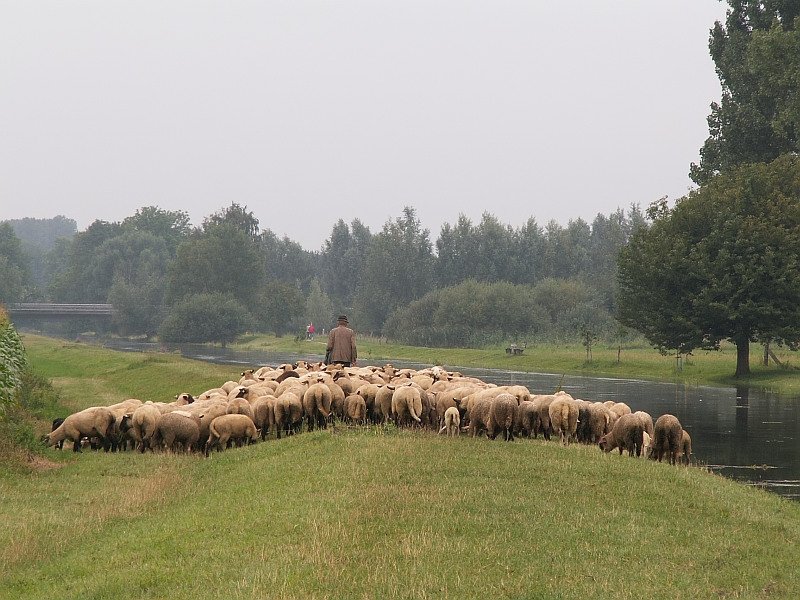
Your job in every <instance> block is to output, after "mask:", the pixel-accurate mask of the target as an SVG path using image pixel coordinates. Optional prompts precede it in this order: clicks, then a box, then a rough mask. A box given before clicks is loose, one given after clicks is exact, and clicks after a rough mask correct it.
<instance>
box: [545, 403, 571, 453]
mask: <svg viewBox="0 0 800 600" xmlns="http://www.w3.org/2000/svg"><path fill="white" fill-rule="evenodd" d="M547 412H548V416H549V417H550V427H552V429H553V433H557V434H558V435H559V437H560V439H561V444H562V445H564V446H568V445H569V442H570V440H571V439H573V438H574V437H575V432H576V430H577V427H578V405H577V404H576V403H575V400H573V399H572V396H570V395H569V394H557V395H556V397H555V399H554V400H553V401H552V402H551V403H550V406H549V407H548V408H547Z"/></svg>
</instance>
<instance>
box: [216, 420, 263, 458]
mask: <svg viewBox="0 0 800 600" xmlns="http://www.w3.org/2000/svg"><path fill="white" fill-rule="evenodd" d="M257 436H258V431H257V430H256V426H255V423H253V420H252V419H251V418H250V417H248V416H247V415H240V414H227V415H222V416H219V417H217V418H216V419H214V420H213V421H211V425H210V426H209V428H208V440H206V448H205V452H206V456H208V454H209V452H211V450H212V449H213V448H214V446H218V447H219V449H220V450H224V449H225V447H226V446H227V444H228V443H229V442H236V444H237V445H238V446H241V445H242V444H246V443H252V442H254V441H256V438H257Z"/></svg>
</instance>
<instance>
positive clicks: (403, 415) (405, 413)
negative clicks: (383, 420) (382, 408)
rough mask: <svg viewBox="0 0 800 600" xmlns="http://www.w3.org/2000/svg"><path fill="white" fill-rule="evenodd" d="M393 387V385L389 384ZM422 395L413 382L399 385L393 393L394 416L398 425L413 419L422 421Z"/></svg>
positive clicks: (418, 421)
mask: <svg viewBox="0 0 800 600" xmlns="http://www.w3.org/2000/svg"><path fill="white" fill-rule="evenodd" d="M389 387H393V386H389ZM420 414H422V396H421V395H420V391H419V388H417V387H414V386H413V385H412V384H411V383H408V384H404V385H402V386H398V387H397V388H396V389H395V390H394V393H393V394H392V418H393V419H394V421H395V423H396V424H397V425H398V426H401V425H404V424H405V423H407V422H409V421H410V420H413V421H415V422H417V423H421V422H422V420H421V419H420V417H419V415H420Z"/></svg>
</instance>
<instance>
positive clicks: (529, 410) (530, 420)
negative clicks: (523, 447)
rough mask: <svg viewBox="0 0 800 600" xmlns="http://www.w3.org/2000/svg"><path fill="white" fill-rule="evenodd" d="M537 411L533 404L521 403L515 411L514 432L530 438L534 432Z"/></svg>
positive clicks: (537, 418)
mask: <svg viewBox="0 0 800 600" xmlns="http://www.w3.org/2000/svg"><path fill="white" fill-rule="evenodd" d="M538 420H539V411H538V409H537V407H536V405H535V404H534V403H533V402H521V403H520V405H519V409H518V410H517V423H516V431H517V434H518V435H520V434H521V435H522V436H523V437H531V434H532V433H534V432H535V431H536V426H537V425H536V424H537V422H538Z"/></svg>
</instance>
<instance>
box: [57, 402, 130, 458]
mask: <svg viewBox="0 0 800 600" xmlns="http://www.w3.org/2000/svg"><path fill="white" fill-rule="evenodd" d="M114 420H115V417H114V413H113V412H111V410H109V409H108V408H107V407H105V406H93V407H91V408H87V409H85V410H82V411H80V412H77V413H73V414H71V415H70V416H68V417H67V418H66V419H64V422H63V423H61V425H59V426H58V427H56V429H54V430H53V431H51V432H50V433H49V434H47V435H46V436H45V442H46V444H47V446H53V445H54V444H57V443H59V442H62V441H64V440H71V441H72V450H73V452H80V451H81V438H82V437H84V436H86V437H89V438H92V437H98V438H100V441H101V443H102V444H103V447H104V448H105V449H106V451H108V449H109V448H110V446H109V442H108V438H109V436H110V435H111V434H112V433H113V427H114Z"/></svg>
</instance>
